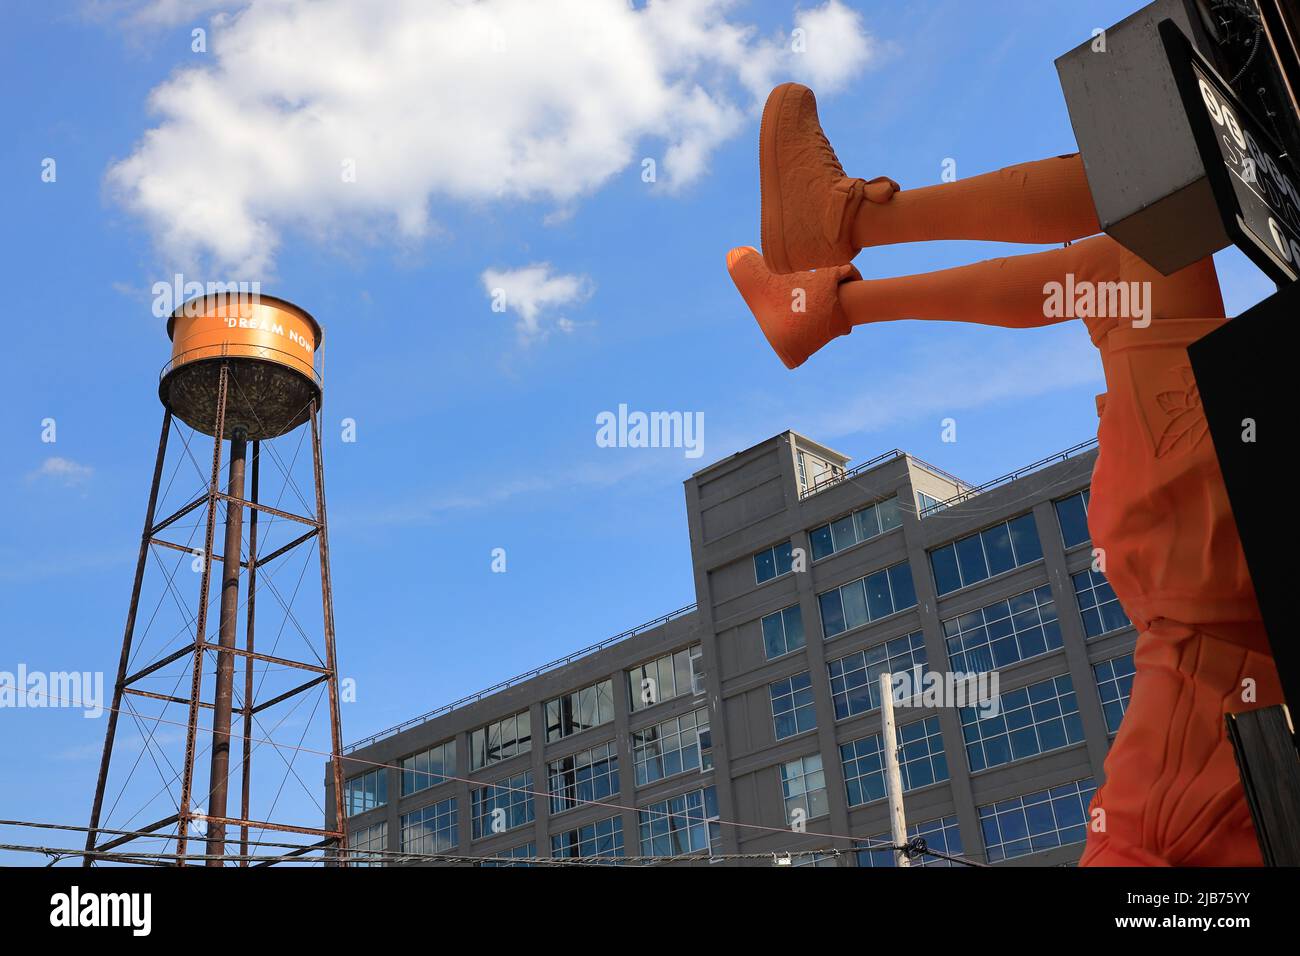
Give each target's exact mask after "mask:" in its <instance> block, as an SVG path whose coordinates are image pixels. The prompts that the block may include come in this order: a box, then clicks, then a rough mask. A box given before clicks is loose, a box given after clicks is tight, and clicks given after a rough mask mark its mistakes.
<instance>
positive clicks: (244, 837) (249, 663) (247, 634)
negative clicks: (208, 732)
mask: <svg viewBox="0 0 1300 956" xmlns="http://www.w3.org/2000/svg"><path fill="white" fill-rule="evenodd" d="M261 468H262V443H261V442H260V441H255V442H253V480H252V485H251V486H250V488H249V498H250V500H252V501H253V502H254V503H256V502H257V501H258V500H259V495H260V488H259V483H260V479H261ZM257 514H258V512H257V509H256V508H253V509H252V510H251V511H249V513H248V564H247V567H248V623H247V624H246V625H245V628H244V644H245V646H246V647H247V649H248V650H249V651H250V652H251V651H252V650H253V647H254V644H255V641H254V632H255V627H254V626H255V623H256V620H257V568H258V564H259V562H258V560H257ZM253 694H254V689H253V658H252V657H251V656H246V657H245V658H244V706H243V713H242V716H243V728H244V751H243V754H244V759H243V761H241V766H240V771H239V776H240V791H239V815H240V816H241V817H242V818H244V819H245V820H247V819H248V808H249V800H250V799H251V787H252V773H253V749H252V743H251V740H250V737H251V734H252V726H253V714H254V713H256V711H255V710H254V709H253ZM239 855H240V861H239V865H240V866H248V826H247V824H245V825H243V826H241V827H240V828H239Z"/></svg>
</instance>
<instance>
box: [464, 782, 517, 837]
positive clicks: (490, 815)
mask: <svg viewBox="0 0 1300 956" xmlns="http://www.w3.org/2000/svg"><path fill="white" fill-rule="evenodd" d="M469 805H470V831H471V833H470V835H471V836H472V838H473V839H475V840H477V839H479V837H485V836H491V835H492V834H494V833H505V832H506V831H507V830H513V829H514V828H515V827H521V826H524V825H525V824H528V823H532V822H533V772H532V771H531V770H529V771H528V772H527V773H521V774H518V775H517V776H514V777H508V778H506V779H505V780H502V781H500V782H499V783H493V784H488V785H487V786H486V787H479V788H477V789H475V790H471V791H470V792H469Z"/></svg>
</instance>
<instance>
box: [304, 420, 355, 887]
mask: <svg viewBox="0 0 1300 956" xmlns="http://www.w3.org/2000/svg"><path fill="white" fill-rule="evenodd" d="M311 459H312V471H313V473H314V474H315V477H316V522H317V527H318V528H320V547H319V548H317V551H318V553H319V554H320V593H321V612H322V616H323V618H324V622H325V666H326V667H327V668H328V671H327V673H328V675H329V683H328V684H327V686H328V688H329V703H330V763H331V765H332V769H333V771H334V773H333V777H334V826H335V827H336V828H337V830H338V838H339V850H341V851H343V852H342V854H341V855H340V857H339V861H338V865H339V866H347V865H348V859H347V852H346V851H347V848H348V836H347V823H346V820H347V816H346V813H345V810H344V807H343V725H342V723H341V721H340V717H339V669H338V657H337V655H336V654H335V651H334V588H333V586H332V584H331V582H330V543H329V530H328V523H327V520H326V517H325V462H324V457H323V455H322V453H321V436H320V409H319V408H318V407H317V402H316V400H315V399H313V400H312V403H311Z"/></svg>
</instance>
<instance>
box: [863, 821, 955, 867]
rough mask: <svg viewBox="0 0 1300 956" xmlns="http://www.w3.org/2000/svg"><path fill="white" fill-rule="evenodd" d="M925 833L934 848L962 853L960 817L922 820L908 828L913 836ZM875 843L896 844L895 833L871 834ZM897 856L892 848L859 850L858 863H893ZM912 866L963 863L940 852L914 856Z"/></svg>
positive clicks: (945, 865)
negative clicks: (958, 821)
mask: <svg viewBox="0 0 1300 956" xmlns="http://www.w3.org/2000/svg"><path fill="white" fill-rule="evenodd" d="M916 837H921V838H922V839H924V840H925V845H926V846H927V847H929V848H930V849H931V850H938V851H939V852H940V853H947V854H948V855H949V856H961V854H962V848H961V827H959V826H958V825H957V818H956V817H955V816H953V817H943V818H941V819H939V820H929V821H927V822H925V823H918V824H915V825H913V826H910V827H908V828H907V838H908V839H909V840H913V839H915V838H916ZM869 840H870V842H872V843H874V844H881V843H884V844H892V843H893V842H894V837H893V835H892V834H889V833H877V834H876V835H875V836H873V837H870V838H869ZM897 865H898V864H897V863H896V862H895V860H894V852H893V851H892V850H859V851H858V866H871V867H890V866H897ZM911 865H912V866H939V867H948V866H961V864H960V863H953V862H952V861H951V860H945V859H943V858H942V857H937V856H915V857H912V860H911Z"/></svg>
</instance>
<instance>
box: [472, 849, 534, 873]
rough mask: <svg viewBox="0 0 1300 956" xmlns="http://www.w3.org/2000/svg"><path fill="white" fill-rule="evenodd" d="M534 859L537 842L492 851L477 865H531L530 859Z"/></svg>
mask: <svg viewBox="0 0 1300 956" xmlns="http://www.w3.org/2000/svg"><path fill="white" fill-rule="evenodd" d="M535 859H537V844H536V843H524V844H522V845H520V846H516V847H511V848H510V849H509V850H502V851H501V852H499V853H493V854H492V856H491V857H489V858H488V859H485V860H484V861H483V862H482V863H480V864H479V866H494V867H495V866H532V865H533V864H532V861H533V860H535Z"/></svg>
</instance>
